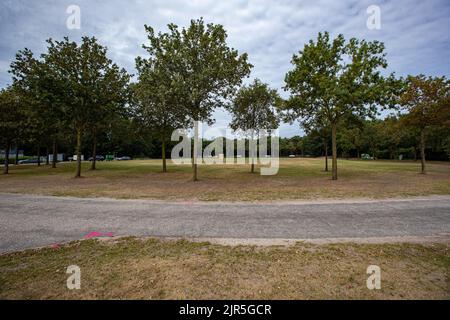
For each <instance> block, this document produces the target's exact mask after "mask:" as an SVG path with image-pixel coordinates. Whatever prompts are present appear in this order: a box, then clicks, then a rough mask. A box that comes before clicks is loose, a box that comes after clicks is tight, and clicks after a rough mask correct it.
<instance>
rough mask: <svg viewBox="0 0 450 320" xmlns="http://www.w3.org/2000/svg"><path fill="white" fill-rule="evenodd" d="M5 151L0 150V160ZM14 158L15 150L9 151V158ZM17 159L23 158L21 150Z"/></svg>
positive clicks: (3, 156)
mask: <svg viewBox="0 0 450 320" xmlns="http://www.w3.org/2000/svg"><path fill="white" fill-rule="evenodd" d="M5 153H6V152H5V150H0V158H2V159H3V158H5ZM15 156H16V149H11V150H9V157H10V158H14V157H15ZM19 157H23V150H20V149H19Z"/></svg>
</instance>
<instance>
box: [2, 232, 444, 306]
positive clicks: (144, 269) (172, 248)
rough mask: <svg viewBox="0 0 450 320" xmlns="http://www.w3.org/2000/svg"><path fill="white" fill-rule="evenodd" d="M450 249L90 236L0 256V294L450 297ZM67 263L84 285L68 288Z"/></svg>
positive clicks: (31, 296) (58, 296) (34, 296)
mask: <svg viewBox="0 0 450 320" xmlns="http://www.w3.org/2000/svg"><path fill="white" fill-rule="evenodd" d="M449 249H450V246H449V245H446V244H427V245H419V244H400V243H399V244H348V243H347V244H342V243H341V244H327V245H314V244H308V243H297V244H296V245H293V246H286V247H282V246H278V247H277V246H272V247H258V246H236V247H231V246H221V245H214V244H209V243H196V242H188V241H184V240H180V241H174V240H172V241H168V240H166V241H161V240H156V239H137V238H117V239H114V238H113V239H109V240H96V239H94V240H85V241H78V242H72V243H70V244H67V245H64V246H61V247H58V248H43V249H39V250H27V251H23V252H16V253H8V254H3V255H0V299H17V298H20V299H117V298H125V299H337V298H341V299H450V278H449V277H450V251H449ZM69 265H77V266H79V267H80V269H81V289H80V290H69V289H67V287H66V281H67V278H68V277H69V275H68V274H66V269H67V267H68V266H69ZM369 265H378V266H379V267H380V268H381V289H380V290H368V289H367V287H366V280H367V277H368V275H367V274H366V269H367V267H368V266H369Z"/></svg>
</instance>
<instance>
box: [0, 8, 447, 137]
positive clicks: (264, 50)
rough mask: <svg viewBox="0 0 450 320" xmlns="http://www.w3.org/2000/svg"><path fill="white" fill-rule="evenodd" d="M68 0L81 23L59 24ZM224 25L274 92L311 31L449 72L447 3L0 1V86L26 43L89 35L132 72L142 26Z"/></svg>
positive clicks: (286, 131) (402, 64)
mask: <svg viewBox="0 0 450 320" xmlns="http://www.w3.org/2000/svg"><path fill="white" fill-rule="evenodd" d="M70 5H78V6H79V7H80V10H81V28H80V29H72V30H69V29H68V28H67V26H66V21H67V18H68V17H69V15H70V14H68V13H67V12H66V10H67V8H68V7H69V6H70ZM371 5H377V6H379V8H380V12H381V28H380V29H374V30H370V29H369V28H368V27H367V24H366V22H367V19H368V18H369V14H368V13H367V8H368V7H369V6H371ZM199 17H203V18H204V19H205V21H206V22H213V23H219V24H222V25H224V27H225V29H226V30H227V31H228V35H229V38H228V42H229V44H230V45H231V46H232V47H234V48H236V49H238V50H239V51H240V52H247V53H248V54H249V58H250V62H251V63H252V64H253V65H254V69H253V71H252V74H251V78H254V77H258V78H260V79H262V80H263V81H264V82H267V83H269V84H270V85H271V86H272V87H273V88H277V89H278V90H279V92H280V93H281V94H282V95H285V93H284V92H283V89H282V87H283V80H284V75H285V74H286V72H287V71H288V70H290V68H291V65H290V59H291V57H292V54H293V53H296V52H298V51H299V50H300V49H301V48H302V47H303V46H304V44H305V43H306V42H307V41H308V40H309V39H312V38H315V37H316V36H317V33H318V32H319V31H325V30H327V31H329V32H330V33H331V35H332V36H335V35H337V34H339V33H342V34H344V36H345V37H346V38H350V37H358V38H365V39H367V40H375V39H376V40H380V41H383V42H384V43H385V45H386V51H387V54H388V56H387V57H388V63H389V67H388V70H387V72H393V71H395V72H396V73H397V74H398V75H407V74H419V73H424V74H427V75H433V76H440V75H445V76H447V77H449V73H450V72H449V71H450V32H449V30H450V1H448V0H428V1H420V0H414V1H413V0H409V1H408V0H396V1H380V0H378V1H375V0H369V1H361V0H359V1H356V0H355V1H353V0H348V1H335V0H315V1H313V0H309V1H306V0H297V1H287V0H284V1H275V0H273V1H268V0H267V1H264V0H251V1H249V0H226V1H217V0H191V1H189V0H185V1H181V0H179V1H175V0H173V1H171V0H147V1H144V0H134V1H133V0H127V1H118V0H117V1H116V0H110V1H92V0H91V1H89V0H86V1H75V0H69V1H65V0H62V1H46V0H39V1H33V0H29V1H20V0H1V1H0V87H5V86H6V85H7V84H9V83H10V82H11V77H10V75H9V74H8V69H9V64H10V63H11V61H12V60H13V58H14V55H15V53H16V52H17V50H20V49H23V48H24V47H27V48H29V49H31V50H32V51H33V52H35V53H36V54H40V53H42V52H43V51H44V50H45V39H47V38H50V37H51V38H54V39H61V38H62V37H63V36H69V37H70V38H71V39H75V40H77V39H79V38H80V37H81V36H83V35H89V36H92V35H93V36H95V37H97V38H98V39H99V41H100V42H101V43H102V44H104V45H106V46H107V47H108V48H109V56H110V57H111V58H112V59H113V60H114V61H115V62H116V63H118V64H119V65H121V66H123V67H125V68H126V69H127V70H128V71H129V72H130V73H134V59H135V57H136V56H138V55H145V51H144V50H143V49H141V45H142V44H143V43H145V41H146V35H145V33H144V24H148V25H150V26H152V27H154V28H155V29H156V30H166V25H167V24H168V23H171V22H173V23H175V24H177V25H178V26H186V25H188V24H189V21H190V19H193V18H199ZM215 118H216V125H217V126H226V125H227V123H228V121H229V119H230V118H229V116H228V115H227V114H226V112H224V111H218V112H216V114H215ZM300 132H301V131H300V129H299V127H298V125H283V126H282V127H281V128H280V133H281V135H282V136H292V135H295V134H299V133H300Z"/></svg>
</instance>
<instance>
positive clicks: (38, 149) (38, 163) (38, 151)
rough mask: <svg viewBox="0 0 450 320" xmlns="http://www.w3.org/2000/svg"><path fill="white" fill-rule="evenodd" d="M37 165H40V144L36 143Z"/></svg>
mask: <svg viewBox="0 0 450 320" xmlns="http://www.w3.org/2000/svg"><path fill="white" fill-rule="evenodd" d="M37 165H38V167H40V166H41V146H40V145H38V147H37Z"/></svg>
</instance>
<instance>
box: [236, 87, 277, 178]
mask: <svg viewBox="0 0 450 320" xmlns="http://www.w3.org/2000/svg"><path fill="white" fill-rule="evenodd" d="M280 102H281V98H280V96H279V95H278V93H277V91H276V90H275V89H271V88H269V86H268V85H267V84H265V83H262V82H261V81H260V80H259V79H255V80H254V81H253V83H252V84H250V85H249V86H244V87H242V88H241V89H239V91H238V92H237V94H236V97H235V98H234V101H233V104H232V105H231V107H230V108H229V110H230V112H231V113H232V116H233V118H232V120H231V124H230V127H231V128H232V129H233V130H235V131H237V130H242V131H246V132H250V138H251V139H252V140H253V139H254V138H255V137H259V131H260V130H262V129H267V130H268V129H276V128H278V124H279V120H278V118H277V116H276V114H275V108H276V106H277V105H279V104H280ZM254 151H256V150H254ZM251 172H252V173H253V172H255V160H254V152H252V159H251Z"/></svg>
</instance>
